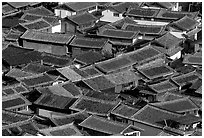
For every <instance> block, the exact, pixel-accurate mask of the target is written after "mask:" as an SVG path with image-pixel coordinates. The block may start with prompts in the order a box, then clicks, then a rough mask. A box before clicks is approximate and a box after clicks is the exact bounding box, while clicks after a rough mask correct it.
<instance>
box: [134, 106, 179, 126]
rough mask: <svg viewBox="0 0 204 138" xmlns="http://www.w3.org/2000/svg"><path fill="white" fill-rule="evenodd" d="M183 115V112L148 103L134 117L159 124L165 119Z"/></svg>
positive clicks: (140, 120) (147, 122)
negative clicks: (175, 111) (171, 110)
mask: <svg viewBox="0 0 204 138" xmlns="http://www.w3.org/2000/svg"><path fill="white" fill-rule="evenodd" d="M180 116H182V115H181V114H178V113H174V112H170V111H167V110H163V109H160V108H157V107H154V106H151V105H146V106H144V107H143V108H142V109H140V110H139V111H138V112H136V113H135V114H134V115H133V116H132V119H133V120H135V121H139V122H143V123H146V124H150V125H153V126H158V124H157V123H156V122H159V121H162V120H164V119H172V118H177V117H180ZM158 127H159V126H158Z"/></svg>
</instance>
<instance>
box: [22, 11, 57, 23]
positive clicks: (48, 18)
mask: <svg viewBox="0 0 204 138" xmlns="http://www.w3.org/2000/svg"><path fill="white" fill-rule="evenodd" d="M40 18H42V19H44V20H45V21H47V22H48V23H50V24H51V25H55V23H57V21H58V17H56V16H43V15H36V14H30V13H25V14H24V15H23V16H21V20H25V21H34V20H37V19H40Z"/></svg>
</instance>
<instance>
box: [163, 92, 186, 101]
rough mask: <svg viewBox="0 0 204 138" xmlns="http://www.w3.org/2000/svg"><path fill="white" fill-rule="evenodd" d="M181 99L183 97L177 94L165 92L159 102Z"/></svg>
mask: <svg viewBox="0 0 204 138" xmlns="http://www.w3.org/2000/svg"><path fill="white" fill-rule="evenodd" d="M181 98H183V95H181V94H178V93H173V92H166V93H165V94H164V96H163V98H162V100H161V102H164V101H173V100H177V99H181Z"/></svg>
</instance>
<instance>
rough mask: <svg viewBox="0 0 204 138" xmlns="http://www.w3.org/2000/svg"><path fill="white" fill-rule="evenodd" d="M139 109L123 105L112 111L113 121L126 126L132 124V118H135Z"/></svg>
mask: <svg viewBox="0 0 204 138" xmlns="http://www.w3.org/2000/svg"><path fill="white" fill-rule="evenodd" d="M138 110H139V109H138V108H134V107H131V106H129V105H126V104H123V103H121V104H120V105H119V106H118V107H116V108H115V109H114V110H112V111H111V115H110V117H111V119H112V120H114V121H118V122H122V123H125V124H129V123H132V121H131V119H130V117H131V116H133V115H134V114H135V113H136V112H137V111H138Z"/></svg>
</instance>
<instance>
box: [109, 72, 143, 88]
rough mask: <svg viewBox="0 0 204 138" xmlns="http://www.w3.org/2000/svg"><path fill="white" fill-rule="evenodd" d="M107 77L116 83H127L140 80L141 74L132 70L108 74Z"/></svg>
mask: <svg viewBox="0 0 204 138" xmlns="http://www.w3.org/2000/svg"><path fill="white" fill-rule="evenodd" d="M105 77H106V78H107V79H108V80H110V81H111V82H112V83H114V84H116V85H121V84H127V83H130V82H135V81H137V80H139V76H137V75H136V74H135V73H134V72H133V71H131V70H126V71H121V72H118V73H112V74H108V75H106V76H105Z"/></svg>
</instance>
